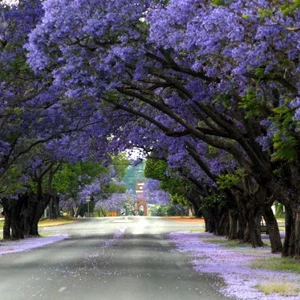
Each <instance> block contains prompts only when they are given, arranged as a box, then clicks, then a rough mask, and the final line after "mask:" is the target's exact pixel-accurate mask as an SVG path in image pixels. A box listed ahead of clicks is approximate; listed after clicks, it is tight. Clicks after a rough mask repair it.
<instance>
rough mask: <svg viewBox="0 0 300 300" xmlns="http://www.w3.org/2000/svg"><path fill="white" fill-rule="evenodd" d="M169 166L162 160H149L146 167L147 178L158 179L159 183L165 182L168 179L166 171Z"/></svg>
mask: <svg viewBox="0 0 300 300" xmlns="http://www.w3.org/2000/svg"><path fill="white" fill-rule="evenodd" d="M167 167H168V164H167V163H166V162H165V161H163V160H160V159H152V158H149V159H147V161H146V166H145V170H144V174H145V177H147V178H153V179H157V180H159V181H164V180H166V179H167V177H166V170H167Z"/></svg>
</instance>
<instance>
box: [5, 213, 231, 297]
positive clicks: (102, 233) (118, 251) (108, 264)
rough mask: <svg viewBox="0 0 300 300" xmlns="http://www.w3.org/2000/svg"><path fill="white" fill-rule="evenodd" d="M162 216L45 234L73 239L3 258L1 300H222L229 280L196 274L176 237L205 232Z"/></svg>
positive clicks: (102, 221)
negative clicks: (171, 237) (172, 238)
mask: <svg viewBox="0 0 300 300" xmlns="http://www.w3.org/2000/svg"><path fill="white" fill-rule="evenodd" d="M199 226H201V225H199V224H196V223H195V224H191V223H181V222H180V223H179V222H175V221H173V220H167V219H162V218H155V217H117V218H91V219H84V220H81V221H80V222H78V223H73V224H68V225H63V226H57V227H48V228H42V229H40V233H42V234H69V236H70V238H68V239H67V240H64V241H60V242H58V243H55V244H51V245H47V246H45V247H43V248H37V249H32V250H30V251H27V252H21V253H14V254H7V255H3V256H1V257H0V299H1V300H19V299H26V300H28V299H47V300H48V299H49V300H54V299H55V300H61V299H62V300H63V299H68V300H69V299H70V300H71V299H72V300H77V299H78V300H79V299H80V300H82V299H84V300H90V299H91V300H94V299H103V300H108V299H114V300H115V299H120V300H127V299H130V300H144V299H151V300H159V299H163V300H167V299H172V300H177V299H178V300H193V299H197V300H201V299H209V300H217V299H228V298H226V297H224V296H222V295H221V294H220V293H219V292H218V288H219V287H221V286H222V284H223V283H222V281H221V280H220V279H219V278H218V277H217V276H215V275H211V276H210V275H208V274H199V273H196V272H194V271H193V268H192V266H191V265H190V262H189V258H188V257H187V256H185V255H184V254H182V253H179V252H177V251H175V248H174V245H173V244H172V242H171V241H170V240H168V238H167V234H168V233H169V232H174V231H183V230H190V229H193V228H199Z"/></svg>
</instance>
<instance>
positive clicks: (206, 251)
mask: <svg viewBox="0 0 300 300" xmlns="http://www.w3.org/2000/svg"><path fill="white" fill-rule="evenodd" d="M169 238H170V239H171V240H172V241H173V242H174V243H175V244H176V248H177V250H178V251H179V252H183V253H186V254H188V255H189V256H190V257H191V262H192V264H193V267H194V270H195V271H197V272H199V273H213V274H218V275H219V276H220V277H221V278H223V280H224V282H225V284H226V286H225V287H224V288H222V289H221V292H222V293H223V294H224V295H226V296H229V297H233V298H235V299H247V300H248V299H253V300H254V299H259V300H283V299H288V300H299V299H300V293H299V294H298V295H295V296H281V295H279V294H275V293H272V294H268V295H266V294H264V293H262V292H260V291H259V290H258V288H257V287H256V286H257V285H259V284H261V283H274V282H275V280H276V282H277V283H280V282H291V283H295V284H296V285H299V282H300V274H296V273H292V272H280V271H269V270H262V269H252V268H251V267H250V265H251V263H252V262H253V260H254V259H257V258H264V257H266V258H267V257H280V255H278V254H271V253H270V249H266V248H257V249H253V248H251V247H243V248H242V249H240V248H234V249H227V248H226V247H224V246H222V245H221V244H216V243H212V242H207V241H205V239H210V240H211V239H213V238H216V239H218V238H220V237H216V236H214V235H212V234H210V233H189V232H174V233H171V234H170V235H169Z"/></svg>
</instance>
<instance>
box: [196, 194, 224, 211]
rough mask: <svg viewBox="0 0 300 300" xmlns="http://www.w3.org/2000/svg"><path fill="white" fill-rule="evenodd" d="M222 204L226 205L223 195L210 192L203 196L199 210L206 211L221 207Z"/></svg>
mask: <svg viewBox="0 0 300 300" xmlns="http://www.w3.org/2000/svg"><path fill="white" fill-rule="evenodd" d="M224 205H226V201H225V198H224V197H223V196H221V195H218V194H212V195H209V196H206V197H205V198H204V201H203V203H202V205H201V210H203V211H208V210H210V209H214V208H217V207H222V206H224Z"/></svg>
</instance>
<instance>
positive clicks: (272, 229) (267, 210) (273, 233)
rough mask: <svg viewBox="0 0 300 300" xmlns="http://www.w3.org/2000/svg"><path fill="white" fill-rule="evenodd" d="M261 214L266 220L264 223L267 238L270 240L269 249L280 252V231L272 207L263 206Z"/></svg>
mask: <svg viewBox="0 0 300 300" xmlns="http://www.w3.org/2000/svg"><path fill="white" fill-rule="evenodd" d="M263 216H264V219H265V221H266V225H267V229H268V233H269V239H270V242H271V251H272V253H281V252H282V242H281V237H280V232H279V228H278V223H277V220H276V218H275V216H274V213H273V211H272V208H271V207H270V206H265V207H264V211H263Z"/></svg>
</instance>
